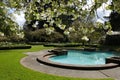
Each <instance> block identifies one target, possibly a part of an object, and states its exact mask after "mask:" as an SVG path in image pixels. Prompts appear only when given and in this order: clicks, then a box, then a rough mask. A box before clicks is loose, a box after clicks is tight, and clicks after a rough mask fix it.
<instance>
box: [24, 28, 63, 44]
mask: <svg viewBox="0 0 120 80" xmlns="http://www.w3.org/2000/svg"><path fill="white" fill-rule="evenodd" d="M25 38H26V40H27V41H29V42H62V41H64V36H63V35H62V34H60V33H59V32H55V31H54V32H52V33H51V34H47V33H46V30H45V29H39V30H36V31H30V32H25Z"/></svg>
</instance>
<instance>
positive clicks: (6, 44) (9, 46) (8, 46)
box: [0, 42, 31, 50]
mask: <svg viewBox="0 0 120 80" xmlns="http://www.w3.org/2000/svg"><path fill="white" fill-rule="evenodd" d="M30 48H31V46H30V45H26V44H20V43H11V42H0V50H7V49H30Z"/></svg>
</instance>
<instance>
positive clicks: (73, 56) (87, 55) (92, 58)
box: [49, 50, 117, 65]
mask: <svg viewBox="0 0 120 80" xmlns="http://www.w3.org/2000/svg"><path fill="white" fill-rule="evenodd" d="M113 56H117V54H116V53H115V52H102V51H94V52H93V51H80V50H68V53H67V54H64V55H58V56H53V57H50V58H49V60H51V61H53V62H59V63H63V64H74V65H99V64H105V58H108V57H113Z"/></svg>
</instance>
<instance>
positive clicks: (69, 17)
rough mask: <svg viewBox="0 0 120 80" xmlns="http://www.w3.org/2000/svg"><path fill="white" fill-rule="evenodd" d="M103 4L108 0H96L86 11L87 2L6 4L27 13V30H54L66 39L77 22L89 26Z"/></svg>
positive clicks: (63, 0)
mask: <svg viewBox="0 0 120 80" xmlns="http://www.w3.org/2000/svg"><path fill="white" fill-rule="evenodd" d="M3 1H4V0H3ZM91 1H92V0H91ZM103 2H107V0H94V1H93V4H92V6H91V7H90V8H86V9H83V7H84V5H86V0H17V1H16V0H7V1H6V2H4V4H5V6H7V7H10V8H16V9H17V10H19V9H24V10H25V11H26V12H25V14H26V20H27V27H25V28H26V29H27V30H32V31H35V30H37V29H41V28H45V29H46V30H50V29H52V28H54V30H55V31H57V32H59V33H60V34H62V35H64V36H65V37H66V34H65V33H66V30H68V29H69V28H70V27H73V28H74V26H71V25H72V23H73V22H74V21H75V20H77V19H80V20H81V21H82V22H85V23H86V24H87V22H89V21H90V20H91V19H92V18H93V17H94V13H95V12H96V9H97V8H98V7H100V6H101V4H102V3H103ZM51 27H52V28H51ZM77 27H81V26H77ZM48 28H49V29H48ZM84 30H86V28H83V32H84Z"/></svg>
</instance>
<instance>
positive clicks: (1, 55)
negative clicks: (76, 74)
mask: <svg viewBox="0 0 120 80" xmlns="http://www.w3.org/2000/svg"><path fill="white" fill-rule="evenodd" d="M42 49H48V48H45V47H43V46H33V47H32V48H31V49H25V50H23V49H22V50H20V49H18V50H0V80H113V79H83V78H69V77H59V76H54V75H49V74H45V73H40V72H36V71H33V70H30V69H27V68H25V67H23V66H22V65H21V64H20V59H21V58H23V57H25V56H26V55H25V54H23V53H25V52H30V51H38V50H42Z"/></svg>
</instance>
